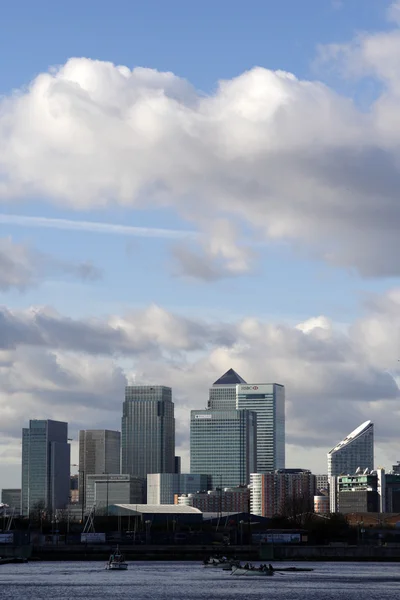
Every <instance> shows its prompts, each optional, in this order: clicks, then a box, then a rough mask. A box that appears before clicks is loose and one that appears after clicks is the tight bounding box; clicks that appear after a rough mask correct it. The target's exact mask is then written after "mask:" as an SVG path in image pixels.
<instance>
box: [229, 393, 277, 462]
mask: <svg viewBox="0 0 400 600" xmlns="http://www.w3.org/2000/svg"><path fill="white" fill-rule="evenodd" d="M236 408H237V409H239V410H251V411H254V412H255V413H257V473H267V472H269V471H275V470H276V469H284V468H285V388H284V386H283V385H279V384H278V383H250V384H240V385H237V386H236Z"/></svg>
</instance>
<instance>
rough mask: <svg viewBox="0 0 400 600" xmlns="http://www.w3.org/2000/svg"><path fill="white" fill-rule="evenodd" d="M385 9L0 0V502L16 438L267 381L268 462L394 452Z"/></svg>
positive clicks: (13, 463) (200, 403) (181, 414)
mask: <svg viewBox="0 0 400 600" xmlns="http://www.w3.org/2000/svg"><path fill="white" fill-rule="evenodd" d="M399 27H400V3H397V2H389V1H388V2H386V1H384V0H342V1H340V0H304V1H303V2H298V1H297V0H281V1H280V2H272V1H271V2H269V1H268V2H266V1H265V0H248V1H247V2H242V1H239V0H229V1H228V0H219V1H218V2H215V1H214V2H211V1H210V0H203V2H201V3H197V4H196V3H190V2H186V1H184V0H171V1H170V2H168V3H167V2H164V0H146V2H144V1H140V0H135V1H133V2H132V1H127V0H116V2H114V3H113V4H112V6H110V3H109V2H105V1H99V0H97V1H96V2H94V1H92V0H86V2H84V3H78V2H77V1H76V0H71V1H70V2H68V3H54V2H50V1H49V0H38V1H36V2H35V3H32V2H30V1H28V0H16V1H15V2H13V3H7V5H6V6H5V7H3V8H2V20H1V22H0V56H2V57H6V60H4V59H3V61H2V69H1V77H0V294H1V296H2V298H1V306H0V411H1V416H2V418H1V419H0V488H1V487H17V486H19V484H20V461H21V428H22V427H26V426H27V425H28V421H29V419H30V418H53V419H60V420H67V421H68V423H69V431H70V437H71V438H72V450H73V459H72V461H73V463H76V462H77V444H76V439H77V433H78V431H79V429H94V428H105V427H106V428H115V429H119V428H120V420H121V412H122V402H123V397H124V386H125V385H126V384H127V383H130V384H132V383H137V384H147V383H149V384H150V383H153V384H163V385H170V386H172V388H173V393H174V401H175V412H176V419H177V453H178V454H181V455H182V458H183V467H184V469H185V470H187V469H188V468H189V453H188V439H189V431H188V429H189V413H190V409H194V408H203V407H204V406H205V405H206V402H207V395H208V388H209V386H210V385H211V384H212V383H213V381H215V380H216V379H217V378H218V377H219V376H220V375H221V374H222V373H224V372H225V371H226V370H228V369H229V368H230V367H232V368H234V369H235V370H236V371H238V372H239V373H240V374H241V376H242V377H243V378H244V379H245V380H247V381H249V382H254V383H262V382H278V383H282V384H284V385H285V387H286V404H287V406H286V408H287V410H286V430H287V466H288V467H301V468H310V469H312V470H313V471H314V472H321V473H324V472H326V468H327V467H326V453H327V452H328V451H329V450H330V449H331V448H332V447H333V446H334V445H335V444H336V443H337V442H338V441H339V440H340V439H342V438H343V437H345V436H346V434H348V433H349V432H350V431H351V430H352V429H354V428H355V427H357V426H358V425H359V424H360V423H362V422H363V421H365V420H366V419H371V420H372V421H373V422H374V423H375V443H376V466H384V467H386V468H387V469H390V467H391V465H392V464H394V463H395V462H396V461H397V460H398V459H399V460H400V452H399V447H398V431H397V426H396V422H397V420H398V418H399V416H400V407H399V388H398V383H399V381H400V379H399V377H400V368H399V358H400V347H399V345H400V310H399V309H400V284H399V275H400V263H399V260H398V255H399V250H400V242H399V236H398V229H399V225H400V202H399V197H398V189H399V183H400V152H399V147H400V145H399V142H400V112H399V108H398V107H399V105H400V104H399V96H400V63H399V60H398V56H399V55H400V54H399V51H400V28H399Z"/></svg>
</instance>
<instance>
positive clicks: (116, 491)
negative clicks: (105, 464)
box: [86, 474, 145, 512]
mask: <svg viewBox="0 0 400 600" xmlns="http://www.w3.org/2000/svg"><path fill="white" fill-rule="evenodd" d="M144 486H145V480H144V479H142V478H141V477H134V476H132V475H127V474H122V475H119V474H115V475H114V474H101V475H99V474H97V475H96V474H94V475H88V476H87V478H86V508H87V509H88V510H90V509H91V508H92V507H93V506H95V508H96V512H98V511H99V510H101V509H102V508H105V507H107V506H109V505H111V504H141V503H142V502H143V497H144Z"/></svg>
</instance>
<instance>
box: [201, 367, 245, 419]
mask: <svg viewBox="0 0 400 600" xmlns="http://www.w3.org/2000/svg"><path fill="white" fill-rule="evenodd" d="M244 383H246V382H245V380H244V379H243V378H242V377H240V375H238V374H237V373H236V371H234V370H233V369H229V371H227V372H226V373H224V374H223V375H222V377H220V378H219V379H217V381H216V382H215V383H213V385H212V387H210V391H209V398H208V405H207V407H208V408H212V409H215V410H235V409H236V386H237V385H238V384H244Z"/></svg>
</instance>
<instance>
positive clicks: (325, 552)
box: [259, 544, 400, 561]
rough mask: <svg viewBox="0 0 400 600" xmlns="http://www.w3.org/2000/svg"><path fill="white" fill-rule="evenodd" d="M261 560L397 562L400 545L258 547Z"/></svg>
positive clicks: (267, 545)
mask: <svg viewBox="0 0 400 600" xmlns="http://www.w3.org/2000/svg"><path fill="white" fill-rule="evenodd" d="M259 555H260V559H261V560H309V561H319V560H321V561H328V560H332V561H398V560H400V545H398V544H393V545H387V546H383V545H379V546H373V545H358V546H346V545H343V546H308V545H303V546H292V545H289V544H288V545H286V546H283V545H280V546H273V547H272V546H271V544H263V545H262V546H261V547H260V554H259Z"/></svg>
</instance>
